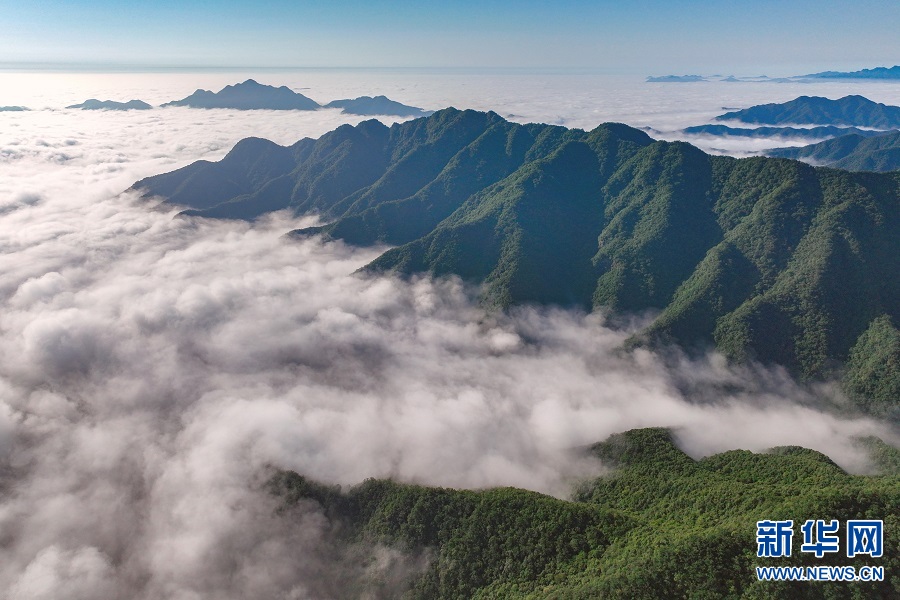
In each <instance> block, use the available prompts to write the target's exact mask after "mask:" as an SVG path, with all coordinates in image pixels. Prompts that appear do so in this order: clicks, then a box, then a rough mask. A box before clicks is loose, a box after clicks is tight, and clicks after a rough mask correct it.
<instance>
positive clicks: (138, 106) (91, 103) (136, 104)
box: [66, 98, 153, 110]
mask: <svg viewBox="0 0 900 600" xmlns="http://www.w3.org/2000/svg"><path fill="white" fill-rule="evenodd" d="M66 108H80V109H81V110H147V109H150V108H153V107H152V106H150V105H149V104H147V103H146V102H144V101H143V100H129V101H128V102H115V101H113V100H96V99H94V98H91V99H90V100H85V101H84V102H82V103H81V104H73V105H71V106H67V107H66Z"/></svg>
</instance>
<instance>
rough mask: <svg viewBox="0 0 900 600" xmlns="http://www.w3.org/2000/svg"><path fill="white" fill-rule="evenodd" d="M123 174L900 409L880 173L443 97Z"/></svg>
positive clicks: (521, 298)
mask: <svg viewBox="0 0 900 600" xmlns="http://www.w3.org/2000/svg"><path fill="white" fill-rule="evenodd" d="M134 187H135V188H137V189H139V190H141V191H142V192H143V193H144V194H145V195H146V196H161V197H163V198H165V199H167V201H168V202H172V203H175V204H179V205H183V206H185V207H189V209H188V210H186V211H185V213H186V214H190V215H202V216H207V217H219V218H241V219H253V218H256V217H257V216H259V215H261V214H263V213H266V212H269V211H273V210H279V209H289V210H292V211H293V212H295V213H297V214H319V215H321V216H323V217H324V218H326V219H328V220H330V223H329V224H328V225H325V226H323V227H317V228H309V229H306V230H302V231H299V232H296V233H295V235H312V234H323V235H326V236H330V237H332V238H340V239H343V240H345V241H347V242H348V243H352V244H373V243H385V244H390V245H393V246H395V247H394V248H393V249H391V250H388V251H387V252H385V253H384V254H382V255H381V256H380V257H379V258H377V259H376V260H375V261H374V262H373V263H371V264H370V265H369V266H368V267H366V269H365V270H366V271H369V272H385V271H391V272H395V273H399V274H404V275H406V274H413V273H419V272H427V273H432V274H434V275H439V276H440V275H458V276H460V277H462V278H463V279H464V280H467V281H470V282H473V283H477V284H480V286H481V288H480V289H481V300H482V302H483V303H484V304H485V305H487V306H492V307H497V308H505V307H509V306H512V305H515V304H523V303H537V304H555V305H563V306H577V307H582V308H584V309H591V308H594V307H598V308H599V307H603V308H604V309H606V310H610V311H612V312H613V314H616V313H619V314H622V313H629V314H630V313H640V314H648V313H650V314H655V315H656V317H655V318H654V319H653V320H652V321H651V322H650V324H649V325H648V326H647V327H646V328H645V329H644V330H642V331H641V332H639V333H638V334H636V335H635V336H634V337H633V338H632V340H631V342H630V344H631V345H642V344H651V345H653V344H659V343H665V344H668V343H676V344H678V345H680V346H682V347H684V348H688V349H690V348H697V349H705V348H708V347H710V346H713V345H714V346H716V347H717V348H718V349H719V350H720V351H722V352H723V353H724V354H725V355H726V356H728V357H729V358H730V359H732V360H737V361H744V360H749V359H753V360H757V361H761V362H763V363H770V364H779V365H783V366H786V367H788V368H789V369H790V370H792V371H793V372H794V373H796V374H798V375H800V376H802V377H806V378H819V377H835V376H839V375H842V376H843V377H844V381H845V389H846V390H847V392H848V394H849V395H850V396H851V397H852V398H854V399H855V400H856V402H857V403H858V404H859V405H860V406H863V407H865V408H866V409H867V410H869V411H871V412H873V413H876V414H881V415H883V416H888V417H891V418H893V419H900V402H898V398H900V394H898V392H900V332H898V330H897V324H898V323H900V279H898V278H897V276H896V275H897V273H900V236H897V231H900V173H888V174H876V173H851V172H847V171H840V170H834V169H817V168H813V167H811V166H809V165H807V164H804V163H802V162H798V161H794V160H787V159H778V158H765V157H755V158H748V159H735V158H731V157H724V156H710V155H708V154H705V153H703V152H702V151H700V150H698V149H697V148H695V147H693V146H691V145H689V144H686V143H683V142H664V141H654V140H652V139H651V138H650V137H649V136H647V135H646V134H645V133H643V132H641V131H639V130H637V129H633V128H631V127H628V126H625V125H621V124H615V123H607V124H604V125H601V126H599V127H597V128H596V129H594V130H592V131H589V132H586V131H582V130H577V129H566V128H563V127H558V126H553V125H543V124H529V125H521V124H516V123H510V122H508V121H505V120H504V119H503V118H501V117H500V116H499V115H497V114H495V113H492V112H488V113H482V112H476V111H470V110H467V111H460V110H456V109H453V108H449V109H445V110H441V111H438V112H436V113H434V114H433V115H431V116H429V117H427V118H421V119H416V120H413V121H408V122H406V123H402V124H395V125H393V126H391V127H386V126H385V125H383V124H381V123H380V122H378V121H374V120H371V121H365V122H363V123H360V124H359V125H357V126H356V127H352V126H349V125H345V126H342V127H339V128H338V129H336V130H334V131H332V132H330V133H328V134H326V135H324V136H322V137H321V138H319V139H318V140H313V139H303V140H300V141H299V142H297V143H296V144H294V145H292V146H290V147H283V146H279V145H277V144H274V143H272V142H269V141H266V140H262V139H258V138H250V139H246V140H243V141H241V142H240V143H238V144H237V145H236V146H235V147H234V148H233V149H232V151H231V152H229V154H228V155H227V156H226V157H225V158H224V159H223V160H222V161H220V162H217V163H211V162H206V161H199V162H197V163H194V164H192V165H189V166H187V167H184V168H182V169H179V170H177V171H173V172H171V173H167V174H163V175H158V176H154V177H150V178H147V179H144V180H141V181H139V182H137V183H136V184H135V186H134Z"/></svg>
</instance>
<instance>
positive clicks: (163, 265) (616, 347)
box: [0, 73, 896, 600]
mask: <svg viewBox="0 0 900 600" xmlns="http://www.w3.org/2000/svg"><path fill="white" fill-rule="evenodd" d="M314 75H315V76H314V77H310V78H309V79H312V80H313V82H314V83H318V84H319V86H320V87H319V88H315V87H313V88H312V89H311V90H309V91H307V92H305V93H307V95H310V96H312V97H314V98H315V99H316V100H319V101H322V102H324V101H327V100H329V99H333V98H338V97H347V96H356V95H361V94H363V93H367V94H369V95H374V94H376V93H387V94H388V95H389V96H390V97H392V98H395V99H398V100H402V101H404V102H406V103H409V104H415V105H418V106H423V107H425V108H438V107H440V106H442V105H447V104H456V105H461V106H466V105H467V103H471V104H470V105H471V106H474V107H475V108H493V109H494V110H496V111H497V112H499V113H501V114H504V115H505V114H517V115H524V118H526V119H528V120H545V121H554V120H555V121H561V122H563V123H565V124H567V125H579V126H582V127H591V126H592V125H591V123H592V122H593V121H591V119H593V118H597V119H599V120H598V121H597V123H599V122H601V121H605V120H620V121H626V122H632V123H634V122H635V119H637V117H635V115H638V114H639V113H640V111H639V108H638V107H639V106H640V103H641V102H642V101H644V100H646V102H647V105H648V108H647V111H648V113H647V114H655V115H662V114H669V115H675V114H676V111H677V108H678V107H677V105H673V104H669V105H668V106H665V107H664V106H663V104H662V100H661V99H660V98H659V96H658V95H656V92H651V93H649V95H648V96H647V98H645V99H644V98H642V97H632V98H629V99H628V100H627V103H626V104H627V106H625V105H618V104H617V105H614V107H613V108H609V107H604V108H602V109H600V108H598V110H602V111H605V112H602V114H599V115H597V116H596V117H595V116H592V115H588V114H587V113H586V112H585V111H583V110H581V111H580V112H579V109H578V106H582V104H584V105H586V103H587V100H586V98H584V97H581V96H579V98H581V99H580V100H578V101H577V102H575V101H573V102H575V103H574V104H570V105H565V104H562V105H560V104H559V103H555V104H554V103H550V104H547V103H546V102H547V101H546V99H545V98H546V95H552V94H556V96H555V97H557V98H565V97H571V96H573V95H576V96H577V94H579V93H581V94H584V93H585V92H581V91H579V90H580V89H581V88H579V87H578V85H577V81H575V80H572V81H569V82H568V83H567V84H566V85H568V86H569V88H568V89H569V90H570V92H571V93H569V94H565V93H564V92H565V90H564V89H561V86H562V83H561V80H558V79H552V78H551V79H550V80H549V81H546V82H544V83H540V82H531V83H529V85H525V84H524V83H522V82H521V81H519V80H518V79H516V80H514V83H515V82H516V81H518V85H519V86H520V87H519V93H518V94H517V95H514V94H512V93H511V92H509V91H503V92H502V93H501V90H500V88H501V87H502V86H500V85H499V84H496V85H495V84H491V85H489V84H488V83H486V82H482V84H483V88H484V90H485V92H484V96H485V98H480V99H479V100H478V102H475V100H474V99H475V98H476V97H477V94H475V92H474V90H475V88H476V87H477V85H478V83H479V80H478V79H477V78H476V79H474V80H468V79H465V78H460V81H468V83H467V84H466V85H470V86H473V87H472V89H471V90H469V91H467V92H466V93H461V94H459V95H457V96H454V95H453V93H452V90H453V89H459V88H463V89H466V88H465V87H464V85H463V84H461V83H460V81H456V85H455V87H454V86H453V85H451V84H452V83H454V82H453V81H446V80H440V79H439V78H437V76H425V75H421V76H419V78H418V79H417V78H416V77H414V76H413V75H409V74H407V75H405V77H407V79H408V80H404V81H403V82H401V83H398V82H397V81H396V78H398V77H399V76H397V75H390V76H387V75H386V76H385V79H384V80H378V79H377V78H375V77H374V75H372V74H368V75H366V76H365V77H362V79H363V81H362V82H360V80H359V78H354V77H348V76H347V75H346V74H338V75H333V76H332V75H328V76H326V74H321V73H319V74H317V75H316V74H314ZM3 77H6V78H7V79H8V81H18V82H19V87H16V88H15V89H17V90H18V89H20V88H21V89H22V90H26V91H27V90H30V92H28V93H30V94H31V96H28V94H27V93H25V92H24V91H23V92H20V96H19V97H10V98H8V99H7V98H0V104H25V105H29V106H31V107H32V108H38V109H41V108H42V107H45V108H46V109H42V110H34V111H31V112H27V113H0V250H2V252H0V302H2V310H0V590H7V596H6V597H8V598H10V600H24V599H30V600H36V599H51V598H62V597H65V598H68V599H72V600H78V599H82V598H84V599H88V598H91V599H96V598H113V599H115V598H122V599H132V598H145V599H154V600H155V599H164V598H165V599H195V598H216V599H228V598H278V597H280V598H297V599H299V598H331V597H335V598H341V597H347V596H348V594H351V593H353V594H362V595H363V596H364V597H366V596H365V595H366V594H369V596H367V597H378V596H379V594H381V595H383V596H385V597H390V596H391V593H392V591H391V588H390V586H388V587H387V588H385V587H384V586H385V584H384V582H385V581H387V582H392V581H401V580H402V579H403V576H404V574H406V573H409V572H411V570H412V571H415V569H417V568H420V567H421V564H422V563H421V561H420V560H418V559H417V558H416V557H413V558H404V557H402V556H400V555H398V554H397V553H396V552H394V551H392V550H391V549H389V548H383V547H374V546H370V547H358V548H350V549H347V548H345V547H343V546H340V545H339V544H336V543H335V542H334V540H333V539H332V538H333V532H332V531H331V529H330V525H329V524H328V523H327V521H326V520H325V519H324V517H323V516H322V515H321V514H320V513H319V512H318V511H317V510H316V507H314V506H301V507H300V508H299V509H298V510H296V511H294V512H293V513H291V514H290V515H288V516H280V515H278V514H276V512H275V507H276V504H277V502H276V499H274V498H272V497H271V496H270V495H269V494H268V493H267V492H266V491H265V490H264V484H265V482H266V480H267V479H268V477H270V476H271V474H272V473H273V472H274V470H275V469H293V470H295V471H297V472H299V473H302V474H304V475H308V476H310V477H312V478H314V479H317V480H320V481H323V482H326V483H337V484H342V485H352V484H355V483H358V482H360V481H362V480H363V479H365V478H367V477H392V478H395V479H397V480H400V481H406V482H417V483H424V484H433V485H443V486H460V487H471V488H481V487H487V486H499V485H513V486H520V487H525V488H528V489H533V490H537V491H541V492H545V493H550V494H554V495H557V496H561V497H564V496H565V495H566V494H567V493H568V490H569V489H570V485H571V484H572V483H573V482H574V481H577V480H578V479H579V478H582V477H589V476H596V475H598V474H600V473H602V472H604V471H603V470H604V467H603V465H599V464H596V463H594V462H592V461H590V460H588V459H586V458H585V457H584V456H583V455H582V453H580V452H579V450H580V449H581V448H583V447H584V446H585V445H588V444H591V443H593V442H596V441H600V440H602V439H604V438H605V437H607V436H608V435H610V434H612V433H615V432H619V431H623V430H627V429H630V428H634V427H646V426H668V427H673V428H675V429H676V432H677V436H678V438H679V440H680V442H681V443H682V445H683V447H684V448H685V449H686V451H688V452H689V453H691V454H692V455H694V456H703V455H707V454H710V453H713V452H717V451H722V450H726V449H732V448H747V449H752V450H763V449H765V448H768V447H771V446H775V445H784V444H798V445H803V446H807V447H811V448H815V449H817V450H820V451H822V452H825V453H827V454H828V455H829V456H831V457H833V458H834V459H835V460H836V461H837V462H838V463H839V464H841V465H842V466H844V467H845V468H847V469H850V470H852V471H856V472H864V471H865V470H866V469H867V468H868V463H867V460H866V457H865V455H864V454H863V453H861V451H860V450H859V449H858V448H857V447H856V446H855V445H854V442H853V438H854V436H859V435H878V436H881V437H882V438H884V439H886V440H889V441H893V442H894V443H896V438H895V437H894V433H893V432H891V431H890V430H888V429H887V428H886V427H885V426H883V425H881V424H879V423H876V422H874V421H871V420H868V419H864V418H857V419H852V418H847V417H837V416H834V415H832V414H829V413H827V412H824V411H822V410H820V409H818V408H816V407H817V406H821V405H822V404H823V403H824V404H835V403H837V404H840V403H841V402H842V399H841V397H840V394H839V393H838V392H837V391H836V390H835V388H834V386H832V385H829V384H827V383H822V384H818V385H815V386H804V385H800V384H798V383H796V382H794V381H793V380H792V379H791V378H790V377H789V376H787V375H786V374H785V373H784V372H782V371H780V370H778V369H763V368H761V367H754V366H750V367H742V368H736V367H730V366H728V365H727V364H726V363H725V361H724V360H723V359H722V358H721V357H719V356H717V355H715V354H710V355H709V356H706V357H703V358H687V357H685V356H681V355H679V354H678V353H677V351H674V350H673V351H672V352H669V353H666V354H665V355H658V354H653V353H650V352H647V351H643V350H639V351H636V352H633V353H630V354H627V353H623V352H621V351H620V348H621V345H622V343H623V341H624V340H625V339H626V338H627V337H628V335H629V333H630V332H631V331H633V330H634V328H636V327H638V326H640V323H641V317H640V316H637V317H635V318H634V319H633V321H632V322H631V324H630V325H623V324H622V323H619V326H618V327H616V328H612V327H609V326H608V325H607V323H606V321H605V319H604V315H602V314H593V315H586V314H582V313H577V312H566V311H561V310H548V309H536V308H522V309H519V310H516V311H514V312H512V313H511V314H507V315H497V314H487V313H485V312H484V311H482V310H481V309H480V308H479V307H478V306H477V305H476V304H475V303H474V302H473V297H474V295H475V293H476V292H477V290H473V289H470V288H467V287H466V286H465V285H464V284H462V283H461V282H460V281H458V280H454V279H443V280H432V279H428V278H419V279H415V280H413V281H401V280H398V279H395V278H390V277H362V276H358V275H354V272H355V271H356V270H357V269H358V268H359V267H361V266H363V265H365V264H366V263H367V262H369V261H370V260H372V259H373V258H375V257H376V256H377V255H378V254H379V252H380V251H381V250H382V249H378V248H375V249H373V248H365V249H359V248H352V247H348V246H346V245H343V244H341V243H338V242H327V243H326V242H323V241H322V240H320V239H306V240H302V241H297V240H290V239H286V238H285V237H283V234H284V233H285V232H287V231H289V230H291V229H293V228H296V227H298V226H300V225H301V224H304V223H310V222H312V220H313V218H305V219H297V218H293V217H291V216H289V215H273V216H271V217H270V218H268V219H265V220H262V221H260V222H258V223H255V224H252V225H250V224H246V223H234V222H216V221H206V220H193V219H185V218H178V217H176V216H175V215H176V213H177V210H175V209H172V208H170V207H166V206H164V205H163V206H159V205H156V204H155V203H153V202H148V201H146V200H142V199H140V198H138V197H137V196H136V195H135V194H133V193H123V190H125V189H127V188H128V187H129V186H130V185H131V183H133V182H134V181H136V180H137V179H140V178H142V177H145V176H147V175H151V174H154V173H158V172H162V171H167V170H171V169H173V168H176V167H180V166H182V165H184V164H187V163H189V162H191V161H193V160H196V159H198V158H208V159H217V158H219V157H221V156H222V155H223V154H224V153H225V152H226V151H227V150H228V149H229V148H230V147H231V145H233V144H234V142H236V141H237V140H238V139H241V138H242V137H246V136H248V135H258V136H261V137H268V138H270V139H274V140H275V141H278V142H280V143H291V142H293V141H296V139H298V138H300V137H304V136H312V137H315V136H318V135H321V134H322V133H324V132H325V131H328V130H330V129H332V128H334V127H335V126H337V125H338V124H341V123H345V122H349V123H355V122H358V121H359V120H360V119H359V118H357V117H347V116H343V115H340V114H339V113H338V112H337V111H320V112H315V113H297V112H291V113H276V112H269V111H259V112H239V111H226V110H212V111H204V110H191V109H185V108H169V109H159V110H153V111H146V112H138V111H134V112H128V113H119V112H87V111H73V110H68V111H67V110H60V109H59V108H58V107H59V106H62V105H65V104H68V103H72V102H80V101H81V100H84V99H85V98H87V97H89V96H91V97H101V96H102V98H101V99H107V98H111V99H117V100H128V99H131V98H132V97H134V98H142V99H145V100H148V101H150V102H152V103H154V104H158V103H160V102H162V101H165V100H171V99H173V98H179V97H182V96H184V95H186V94H187V93H190V92H191V91H193V88H195V87H212V88H213V89H218V88H219V87H221V85H224V84H225V83H234V82H235V81H237V80H240V78H239V77H238V76H235V75H223V74H214V75H205V76H203V77H195V79H199V80H200V81H199V83H198V82H197V81H191V82H190V85H187V83H188V79H189V78H188V77H187V76H186V75H170V76H159V75H153V76H151V75H146V74H145V75H117V76H114V75H103V76H101V75H92V76H80V77H76V76H74V75H57V76H51V75H46V74H44V75H40V76H38V75H35V76H34V77H35V78H36V79H29V77H31V76H30V75H29V76H26V75H25V74H15V75H10V74H6V75H4V76H3ZM54 77H56V79H54ZM316 77H318V80H317V79H316ZM329 77H332V78H329ZM340 77H343V79H340ZM392 77H393V79H392ZM515 77H519V76H518V75H516V76H515ZM16 78H18V79H16ZM98 78H99V79H98ZM117 78H118V79H117ZM295 78H297V79H300V78H301V77H299V76H295ZM0 79H2V77H0ZM259 79H260V80H261V81H263V82H264V83H281V79H280V78H278V77H274V76H273V77H271V78H270V79H271V80H272V81H267V80H265V78H259ZM219 80H221V81H219ZM28 81H31V82H32V83H31V84H28ZM98 81H99V83H98ZM339 81H343V82H344V87H343V88H340V87H339V85H338V82H339ZM529 81H530V80H529ZM288 83H290V82H288ZM39 84H40V85H39ZM113 84H115V85H113ZM366 84H367V85H368V86H369V87H367V88H364V86H365V85H366ZM28 85H31V87H30V88H29V87H28ZM91 85H94V86H95V89H93V90H92V91H90V92H89V91H88V90H89V89H91ZM329 85H331V86H332V87H331V88H329V87H328V86H329ZM641 85H644V84H641ZM646 85H650V84H646ZM720 85H722V86H726V87H727V86H728V85H744V84H720ZM768 85H769V86H770V87H771V86H775V85H776V84H768ZM42 86H43V87H42ZM79 86H81V87H79ZM104 86H106V87H104ZM141 86H144V87H141ZM429 86H430V87H429ZM492 86H493V87H492ZM188 88H190V89H188ZM2 89H4V90H8V89H13V88H9V87H6V88H2ZM504 89H506V88H504ZM628 89H631V88H627V89H624V90H620V93H622V94H624V93H625V91H627V90H628ZM635 89H643V88H637V87H635ZM771 89H778V88H776V87H771ZM891 89H894V88H891ZM429 90H430V91H429ZM679 93H681V92H679ZM728 93H729V94H730V93H732V92H730V91H729V92H728ZM891 93H893V92H891ZM54 94H56V96H54ZM503 94H506V95H505V96H504V95H503ZM529 94H530V96H529ZM608 95H609V96H615V94H611V93H608ZM57 96H58V97H57ZM512 96H515V98H514V99H511V98H512ZM42 98H43V99H44V102H45V104H41V102H42V100H41V99H42ZM51 101H52V104H51ZM725 101H728V103H729V104H737V101H736V100H733V99H731V98H730V97H729V98H728V99H727V100H725V99H716V100H715V104H722V103H723V102H725ZM748 101H749V100H747V99H745V101H743V102H741V104H746V103H747V102H748ZM489 102H492V103H494V104H493V105H492V106H486V104H488V103H489ZM529 102H530V103H529ZM623 102H624V101H623ZM579 103H582V104H579ZM708 104H710V102H709V101H707V105H708ZM567 107H568V108H572V107H574V108H572V112H571V113H569V112H567ZM550 108H552V110H550ZM616 109H618V110H620V111H621V112H620V113H616V112H615V110H616ZM666 111H668V112H666ZM557 113H558V114H557ZM558 115H571V116H558ZM643 118H645V119H648V117H647V116H646V115H644V117H643ZM671 118H672V119H673V120H672V121H671V122H674V117H671ZM629 119H630V120H629ZM642 123H648V124H651V122H650V121H643V122H641V121H638V122H637V123H636V124H642ZM594 124H596V123H594ZM652 124H654V126H658V125H659V123H658V122H654V123H652ZM374 581H379V582H381V583H380V584H378V585H380V586H381V587H380V588H379V587H378V585H375V584H374V583H371V582H374ZM370 583H371V585H370ZM351 590H352V592H351ZM360 590H361V591H360ZM379 590H380V591H379Z"/></svg>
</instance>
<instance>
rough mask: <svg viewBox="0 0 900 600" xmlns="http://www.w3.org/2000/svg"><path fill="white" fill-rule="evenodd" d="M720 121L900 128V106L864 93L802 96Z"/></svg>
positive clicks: (735, 112)
mask: <svg viewBox="0 0 900 600" xmlns="http://www.w3.org/2000/svg"><path fill="white" fill-rule="evenodd" d="M716 120H717V121H732V120H734V121H741V122H743V123H758V124H760V125H790V124H796V125H844V126H856V127H873V128H875V129H897V128H900V106H888V105H886V104H881V103H879V102H873V101H871V100H869V99H868V98H865V97H863V96H844V97H843V98H840V99H838V100H829V99H828V98H822V97H820V96H800V97H799V98H796V99H794V100H791V101H789V102H783V103H781V104H760V105H758V106H752V107H750V108H745V109H744V110H738V111H734V112H729V113H725V114H724V115H720V116H718V117H716Z"/></svg>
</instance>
